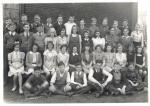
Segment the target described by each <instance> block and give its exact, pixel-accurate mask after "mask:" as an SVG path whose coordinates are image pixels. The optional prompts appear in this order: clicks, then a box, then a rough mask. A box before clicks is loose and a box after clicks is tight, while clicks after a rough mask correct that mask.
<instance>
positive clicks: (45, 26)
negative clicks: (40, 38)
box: [44, 17, 53, 33]
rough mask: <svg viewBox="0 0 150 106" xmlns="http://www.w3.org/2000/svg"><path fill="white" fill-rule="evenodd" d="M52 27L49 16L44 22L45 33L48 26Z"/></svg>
mask: <svg viewBox="0 0 150 106" xmlns="http://www.w3.org/2000/svg"><path fill="white" fill-rule="evenodd" d="M52 27H53V24H52V19H51V17H49V18H47V19H46V24H44V33H47V32H48V30H49V29H50V28H52Z"/></svg>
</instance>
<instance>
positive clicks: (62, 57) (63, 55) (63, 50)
mask: <svg viewBox="0 0 150 106" xmlns="http://www.w3.org/2000/svg"><path fill="white" fill-rule="evenodd" d="M60 61H62V62H63V63H64V64H65V70H66V71H68V70H69V54H68V53H67V45H61V47H60V52H59V53H58V55H57V62H58V63H59V62H60Z"/></svg>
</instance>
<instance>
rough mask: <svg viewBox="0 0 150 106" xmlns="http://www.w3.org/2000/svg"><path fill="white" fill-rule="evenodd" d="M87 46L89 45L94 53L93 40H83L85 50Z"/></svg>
mask: <svg viewBox="0 0 150 106" xmlns="http://www.w3.org/2000/svg"><path fill="white" fill-rule="evenodd" d="M86 45H89V46H90V49H91V51H93V41H92V39H91V38H83V39H82V48H85V46H86ZM82 50H83V49H82Z"/></svg>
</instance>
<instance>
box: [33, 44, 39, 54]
mask: <svg viewBox="0 0 150 106" xmlns="http://www.w3.org/2000/svg"><path fill="white" fill-rule="evenodd" d="M32 49H33V52H34V53H35V52H37V49H38V47H37V46H36V45H33V48H32Z"/></svg>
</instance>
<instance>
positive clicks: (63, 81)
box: [49, 62, 71, 95]
mask: <svg viewBox="0 0 150 106" xmlns="http://www.w3.org/2000/svg"><path fill="white" fill-rule="evenodd" d="M49 90H50V92H52V93H53V94H59V95H69V93H68V92H69V91H71V86H70V74H69V72H68V71H65V64H64V63H63V62H59V63H58V70H57V71H56V72H55V73H54V74H53V76H52V78H51V81H50V87H49Z"/></svg>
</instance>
